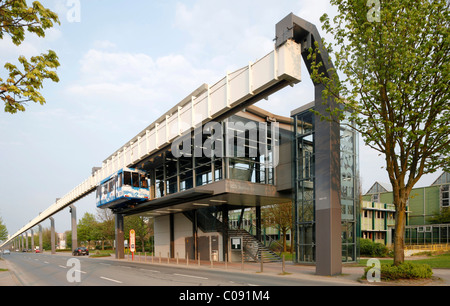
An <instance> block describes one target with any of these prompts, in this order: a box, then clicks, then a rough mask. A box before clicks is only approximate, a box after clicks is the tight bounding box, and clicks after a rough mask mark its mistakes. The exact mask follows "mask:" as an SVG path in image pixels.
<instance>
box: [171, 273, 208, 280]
mask: <svg viewBox="0 0 450 306" xmlns="http://www.w3.org/2000/svg"><path fill="white" fill-rule="evenodd" d="M173 275H177V276H184V277H192V278H200V279H208V278H206V277H201V276H194V275H186V274H178V273H174V274H173Z"/></svg>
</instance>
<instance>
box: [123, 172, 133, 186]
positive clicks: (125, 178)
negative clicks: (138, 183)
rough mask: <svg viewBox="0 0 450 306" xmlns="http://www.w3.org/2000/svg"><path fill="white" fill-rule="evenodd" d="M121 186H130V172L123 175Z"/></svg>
mask: <svg viewBox="0 0 450 306" xmlns="http://www.w3.org/2000/svg"><path fill="white" fill-rule="evenodd" d="M123 184H124V185H129V186H131V172H128V171H125V172H124V173H123Z"/></svg>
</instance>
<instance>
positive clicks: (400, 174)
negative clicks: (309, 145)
mask: <svg viewBox="0 0 450 306" xmlns="http://www.w3.org/2000/svg"><path fill="white" fill-rule="evenodd" d="M331 3H332V4H333V5H335V6H336V7H337V9H338V14H337V15H336V17H334V19H333V23H332V22H331V21H330V18H329V17H328V16H327V15H326V14H325V15H323V16H322V18H321V21H322V24H323V25H322V28H323V29H324V30H325V31H326V32H327V33H330V34H332V35H333V36H334V38H335V43H331V44H327V45H326V46H327V51H328V52H329V54H330V55H334V68H332V69H331V71H328V72H329V74H330V75H332V77H326V76H325V74H324V73H323V71H321V70H320V69H321V66H322V64H320V63H319V61H317V62H316V61H315V60H316V59H317V58H318V52H319V51H318V44H316V45H315V48H311V49H310V55H309V56H310V59H312V61H313V62H314V64H313V65H312V74H311V77H312V79H313V81H314V82H317V83H321V84H323V85H324V87H325V90H324V91H323V97H324V98H326V99H335V101H336V102H337V104H338V105H339V107H338V108H336V109H330V110H329V114H327V115H324V114H319V115H321V116H323V117H324V118H326V119H328V120H332V119H331V118H335V117H338V118H339V119H340V120H344V119H345V121H344V122H346V124H348V125H349V126H351V127H352V128H354V129H355V130H357V131H358V132H360V133H361V135H362V138H363V140H364V142H365V144H366V145H367V146H369V147H371V148H372V149H374V150H376V151H378V152H379V153H380V154H382V155H384V157H385V161H386V164H385V165H386V171H387V173H388V176H389V180H390V183H391V184H392V189H393V195H394V203H393V204H394V205H395V208H396V220H395V237H394V264H395V265H399V264H400V263H402V262H403V261H404V233H405V221H406V203H407V200H408V198H409V195H410V192H411V190H412V188H413V187H414V185H415V184H416V183H417V181H418V180H419V179H420V178H421V177H422V176H423V175H424V174H428V173H433V172H435V171H436V170H437V169H439V168H443V169H444V170H445V169H448V168H449V163H450V127H449V124H448V123H449V122H450V103H449V88H450V78H449V72H450V66H449V65H450V58H449V54H450V48H449V42H450V18H449V3H448V1H446V0H436V1H431V0H421V1H412V0H411V1H410V0H389V1H387V0H386V1H378V0H375V1H366V0H364V1H363V0H332V1H331ZM370 3H375V6H374V7H372V5H373V4H372V5H370ZM333 49H336V50H333ZM339 74H341V75H343V76H344V77H343V78H342V79H341V80H340V79H339V78H338V75H339Z"/></svg>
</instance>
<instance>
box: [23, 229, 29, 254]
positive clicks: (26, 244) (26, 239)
mask: <svg viewBox="0 0 450 306" xmlns="http://www.w3.org/2000/svg"><path fill="white" fill-rule="evenodd" d="M24 235H25V250H26V251H27V252H28V233H27V232H25V233H24Z"/></svg>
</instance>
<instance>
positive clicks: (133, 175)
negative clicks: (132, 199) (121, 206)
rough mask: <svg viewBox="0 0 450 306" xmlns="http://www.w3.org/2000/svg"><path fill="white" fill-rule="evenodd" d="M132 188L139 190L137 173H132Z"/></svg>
mask: <svg viewBox="0 0 450 306" xmlns="http://www.w3.org/2000/svg"><path fill="white" fill-rule="evenodd" d="M132 180H133V187H137V188H139V173H136V172H133V173H132Z"/></svg>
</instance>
